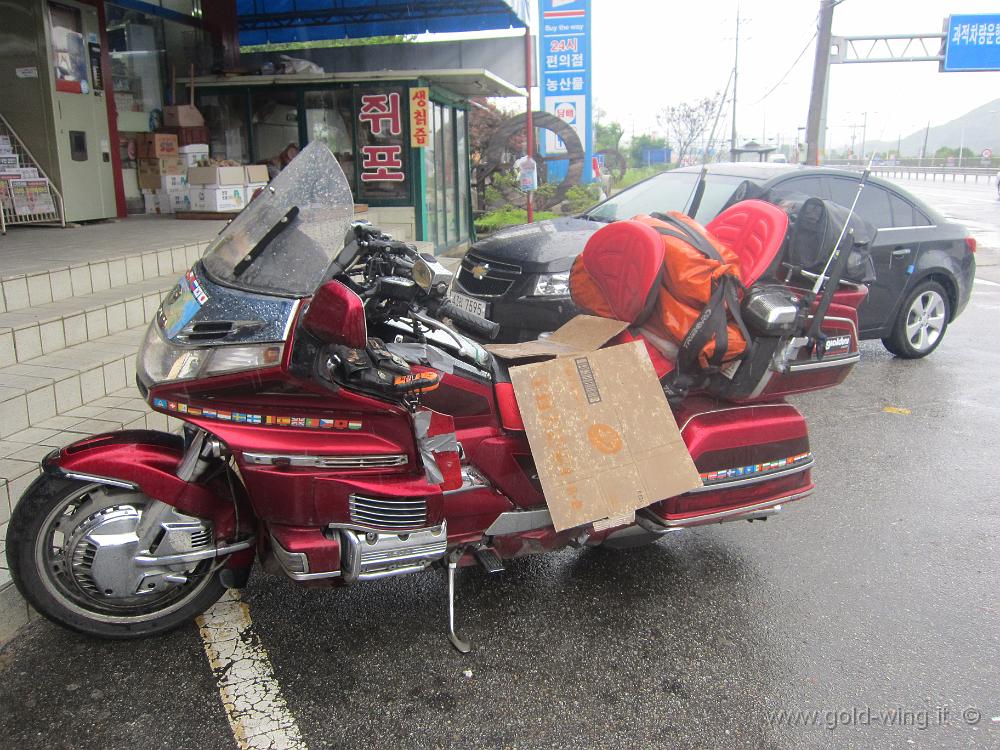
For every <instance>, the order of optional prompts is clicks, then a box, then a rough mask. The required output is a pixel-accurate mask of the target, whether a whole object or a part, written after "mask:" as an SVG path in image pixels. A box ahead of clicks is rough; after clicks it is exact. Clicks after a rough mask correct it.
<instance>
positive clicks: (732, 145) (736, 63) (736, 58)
mask: <svg viewBox="0 0 1000 750" xmlns="http://www.w3.org/2000/svg"><path fill="white" fill-rule="evenodd" d="M739 68H740V4H739V3H736V52H735V54H734V55H733V136H732V139H731V140H730V142H729V159H730V160H731V161H736V78H737V75H738V71H739Z"/></svg>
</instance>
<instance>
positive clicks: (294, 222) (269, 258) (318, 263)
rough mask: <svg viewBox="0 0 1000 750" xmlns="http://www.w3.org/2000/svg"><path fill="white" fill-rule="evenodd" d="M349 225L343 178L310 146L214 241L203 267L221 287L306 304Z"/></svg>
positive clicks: (317, 146) (350, 203) (321, 149)
mask: <svg viewBox="0 0 1000 750" xmlns="http://www.w3.org/2000/svg"><path fill="white" fill-rule="evenodd" d="M353 218H354V199H353V197H352V196H351V188H350V185H349V184H348V182H347V178H346V177H345V176H344V171H343V170H342V169H341V168H340V165H339V164H338V163H337V159H336V158H335V157H334V155H333V154H332V153H330V149H329V148H327V147H326V145H325V144H323V143H321V142H320V141H313V142H312V143H310V144H309V145H308V146H306V147H305V148H304V149H302V151H301V152H299V155H298V156H296V157H295V158H294V159H293V160H292V161H291V163H290V164H289V165H288V166H287V167H285V169H284V170H282V171H281V173H280V174H279V175H278V176H277V177H275V178H274V179H273V180H271V182H270V183H269V184H268V185H267V187H265V188H264V189H263V190H262V191H261V192H260V193H259V194H258V195H257V197H256V198H254V199H253V200H252V201H251V202H250V204H249V205H248V206H247V207H246V208H245V209H243V211H242V212H240V214H239V216H237V217H236V218H235V219H233V221H232V223H230V224H229V226H227V227H226V228H225V229H224V230H223V231H222V233H221V234H220V235H219V236H218V237H216V238H215V240H213V241H212V243H211V244H210V245H209V246H208V249H207V250H206V251H205V256H204V258H203V259H202V263H203V264H204V267H205V270H206V271H207V273H208V275H209V276H210V277H211V279H212V280H213V281H216V282H218V283H220V284H224V285H226V286H230V287H235V288H237V289H244V290H246V291H251V292H258V293H262V294H271V295H281V296H290V297H305V296H308V295H310V294H312V293H313V291H314V290H315V289H316V287H318V286H319V285H320V284H321V283H322V282H323V281H324V277H325V275H326V271H327V269H328V268H329V266H330V263H331V262H332V261H333V259H334V258H335V257H336V255H337V253H339V252H340V250H341V248H343V245H344V234H345V232H346V231H347V229H348V227H349V226H350V223H351V221H352V219H353Z"/></svg>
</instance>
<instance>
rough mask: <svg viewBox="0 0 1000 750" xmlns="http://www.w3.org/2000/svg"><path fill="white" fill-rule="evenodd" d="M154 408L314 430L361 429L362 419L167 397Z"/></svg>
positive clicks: (255, 423)
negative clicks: (265, 411)
mask: <svg viewBox="0 0 1000 750" xmlns="http://www.w3.org/2000/svg"><path fill="white" fill-rule="evenodd" d="M153 408H154V409H159V410H161V411H169V412H174V413H175V414H183V415H184V416H187V417H201V418H202V419H214V420H216V421H219V422H235V423H238V424H253V425H258V424H259V425H267V426H271V427H303V428H306V429H314V430H360V429H361V427H362V422H361V420H360V419H326V418H321V417H286V416H277V415H274V414H248V413H246V412H241V411H228V410H225V409H212V408H209V407H206V406H194V405H193V404H185V403H181V402H179V401H168V400H167V399H165V398H154V399H153Z"/></svg>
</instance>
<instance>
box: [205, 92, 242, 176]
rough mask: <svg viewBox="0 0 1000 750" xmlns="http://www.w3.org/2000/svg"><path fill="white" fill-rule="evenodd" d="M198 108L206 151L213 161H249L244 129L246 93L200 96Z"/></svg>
mask: <svg viewBox="0 0 1000 750" xmlns="http://www.w3.org/2000/svg"><path fill="white" fill-rule="evenodd" d="M198 109H199V111H200V112H201V114H202V117H204V118H205V125H206V127H207V128H208V135H209V144H208V147H209V152H210V153H211V155H212V156H213V157H214V158H216V159H231V160H232V161H235V162H239V163H240V164H246V163H248V162H249V161H250V152H249V149H248V144H249V142H250V141H249V139H248V138H247V128H246V115H247V110H246V94H244V93H242V92H239V93H234V94H202V95H200V96H199V97H198Z"/></svg>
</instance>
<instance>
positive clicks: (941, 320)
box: [452, 162, 976, 358]
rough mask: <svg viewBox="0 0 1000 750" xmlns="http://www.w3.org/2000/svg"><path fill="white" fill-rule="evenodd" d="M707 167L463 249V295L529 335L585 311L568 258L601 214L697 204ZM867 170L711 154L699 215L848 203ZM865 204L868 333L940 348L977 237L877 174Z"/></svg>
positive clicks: (457, 294)
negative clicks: (716, 160) (758, 203)
mask: <svg viewBox="0 0 1000 750" xmlns="http://www.w3.org/2000/svg"><path fill="white" fill-rule="evenodd" d="M700 172H701V168H700V167H685V168H681V169H675V170H672V171H669V172H663V173H661V174H658V175H656V176H654V177H651V178H649V179H648V180H644V181H643V182H640V183H637V184H636V185H633V186H631V187H629V188H627V189H626V190H623V191H622V192H621V193H619V194H618V195H615V196H614V197H612V198H610V199H608V200H606V201H604V202H603V203H600V204H598V205H597V206H594V207H593V208H592V209H590V210H589V211H587V212H586V213H584V214H582V215H580V216H577V217H567V218H562V219H553V220H548V221H542V222H538V223H535V224H526V225H522V226H517V227H512V228H510V229H506V230H504V231H501V232H498V233H497V234H494V235H492V236H491V237H488V238H486V239H484V240H482V241H481V242H477V243H476V244H474V245H473V246H472V248H471V249H470V250H469V252H468V254H467V255H466V256H465V258H464V259H463V261H462V266H461V269H460V270H459V273H458V278H457V279H456V282H455V285H454V287H453V291H452V294H453V299H454V300H455V301H456V302H457V303H458V304H460V305H462V306H464V307H465V309H467V310H469V311H470V312H473V313H476V314H478V315H481V316H486V317H489V318H490V319H491V320H494V321H496V322H497V323H499V324H500V325H501V333H500V336H499V340H502V341H524V340H528V339H533V338H537V336H538V334H539V333H540V332H542V331H552V330H555V329H556V328H558V327H559V326H560V325H562V324H563V323H565V322H566V321H567V320H569V319H570V318H572V317H573V316H574V315H575V314H577V312H578V311H577V310H576V308H575V307H574V305H573V303H572V301H571V299H570V297H569V269H570V266H571V265H572V264H573V259H574V258H575V257H576V256H577V255H578V254H579V253H580V252H581V251H582V250H583V247H584V245H585V244H586V242H587V239H588V238H589V237H590V235H591V234H593V233H594V232H596V231H597V230H598V229H599V228H600V226H601V224H605V223H608V222H612V221H617V220H619V219H628V218H631V217H632V216H635V215H637V214H648V213H652V212H655V211H661V212H665V211H671V210H680V211H684V212H687V211H688V210H689V207H690V206H691V205H692V200H693V198H694V195H695V192H696V188H697V186H698V182H699V176H700ZM859 180H860V175H859V174H858V173H856V172H849V171H845V170H839V169H828V168H817V167H807V166H802V165H793V164H769V163H750V162H747V163H740V162H735V163H728V164H725V163H724V164H712V165H709V167H708V171H707V174H706V180H705V185H704V192H703V193H702V195H701V197H700V200H699V202H698V204H697V209H696V211H695V217H694V218H695V219H696V220H697V221H699V222H701V223H702V224H707V223H708V222H709V221H711V220H712V218H713V217H715V215H716V214H718V213H719V212H720V211H722V210H723V209H724V208H726V207H727V206H729V205H731V204H732V203H735V202H737V201H740V200H744V199H746V198H763V199H764V200H769V201H772V202H776V201H780V200H781V199H782V198H793V197H801V196H815V197H819V198H825V199H828V200H832V201H834V202H835V203H839V204H841V205H844V206H850V205H851V203H852V201H853V200H854V198H855V195H856V194H857V191H858V182H859ZM856 210H857V213H858V214H859V215H860V217H861V218H863V219H865V220H866V221H867V222H869V223H870V224H872V225H873V226H874V227H876V228H877V229H878V232H877V234H876V237H875V241H874V242H873V243H872V246H871V253H872V259H873V261H874V264H875V280H874V281H873V282H872V283H871V284H869V293H868V298H867V299H866V301H865V302H864V303H863V304H862V306H861V308H860V310H859V316H860V329H861V330H860V333H861V337H862V338H867V339H875V338H880V339H882V342H883V343H884V344H885V346H886V348H887V349H889V351H891V352H893V353H894V354H896V355H897V356H900V357H907V358H916V357H923V356H925V355H927V354H930V353H931V352H932V351H933V350H934V349H935V348H936V347H937V345H938V344H939V343H940V342H941V338H942V337H943V336H944V333H945V329H946V328H947V326H948V323H949V322H950V321H952V320H954V319H955V318H956V317H957V316H958V314H959V313H960V312H962V310H963V309H964V308H965V305H966V303H967V302H968V301H969V295H970V294H971V292H972V280H973V278H974V276H975V272H976V263H975V256H974V252H975V248H976V242H975V240H974V239H972V238H971V237H969V234H968V232H967V231H966V229H965V227H963V226H962V225H961V224H956V223H954V222H951V221H948V220H947V219H945V218H944V217H943V216H941V215H940V214H939V213H938V212H937V211H935V210H934V209H932V208H930V207H929V206H927V205H926V204H924V203H923V202H922V201H920V200H918V199H917V198H915V197H914V196H912V195H910V194H909V193H907V192H906V191H904V190H902V189H900V188H898V187H896V186H895V185H893V184H891V183H889V182H886V181H884V180H880V179H878V178H876V177H870V178H869V180H868V182H867V183H866V185H865V188H864V190H862V192H861V197H860V198H859V200H858V205H857V209H856Z"/></svg>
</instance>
